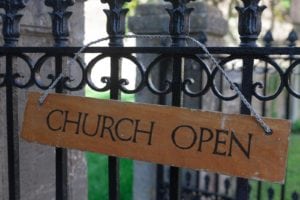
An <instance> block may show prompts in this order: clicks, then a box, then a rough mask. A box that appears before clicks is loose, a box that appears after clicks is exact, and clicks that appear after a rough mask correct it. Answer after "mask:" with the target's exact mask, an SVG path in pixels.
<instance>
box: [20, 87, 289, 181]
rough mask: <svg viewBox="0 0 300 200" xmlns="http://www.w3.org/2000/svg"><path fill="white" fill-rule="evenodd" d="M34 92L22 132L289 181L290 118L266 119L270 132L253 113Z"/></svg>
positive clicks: (35, 138)
mask: <svg viewBox="0 0 300 200" xmlns="http://www.w3.org/2000/svg"><path fill="white" fill-rule="evenodd" d="M40 96H41V94H39V93H31V94H30V95H29V98H28V102H27V107H26V111H25V116H24V122H23V129H22V137H23V138H24V139H26V140H28V141H30V142H38V143H41V144H47V145H52V146H56V147H64V148H74V149H80V150H83V151H93V152H99V153H102V154H108V155H111V156H117V157H125V158H130V159H135V160H143V161H149V162H155V163H160V164H166V165H171V166H177V167H185V168H191V169H204V170H207V171H211V172H218V173H223V174H227V175H233V176H239V177H245V178H251V179H259V180H268V181H272V182H280V183H283V182H284V179H285V170H286V162H287V150H288V136H289V133H290V127H291V124H290V122H289V121H286V120H279V119H266V118H265V122H266V123H267V124H268V125H269V126H270V127H271V128H272V130H273V135H271V136H266V135H265V134H264V132H263V130H262V128H261V127H260V126H259V125H258V124H257V122H256V121H255V119H254V118H253V117H251V116H243V115H232V114H230V115H229V114H223V113H216V112H204V111H199V110H191V109H186V108H176V107H169V106H159V105H147V104H138V103H124V102H119V101H112V100H98V99H91V98H84V97H75V96H65V95H59V94H50V95H49V96H48V97H47V99H46V101H45V103H44V104H43V105H41V106H40V105H39V104H38V98H39V97H40Z"/></svg>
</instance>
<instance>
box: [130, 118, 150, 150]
mask: <svg viewBox="0 0 300 200" xmlns="http://www.w3.org/2000/svg"><path fill="white" fill-rule="evenodd" d="M139 124H140V120H136V123H135V129H134V136H133V140H132V142H134V143H136V137H137V134H138V133H145V134H148V135H149V137H148V145H151V144H152V133H153V129H154V124H155V122H151V123H150V130H142V129H139Z"/></svg>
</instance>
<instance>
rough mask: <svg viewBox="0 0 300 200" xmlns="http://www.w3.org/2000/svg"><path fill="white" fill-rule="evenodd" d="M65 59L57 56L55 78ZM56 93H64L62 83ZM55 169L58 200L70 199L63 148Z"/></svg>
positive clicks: (59, 151)
mask: <svg viewBox="0 0 300 200" xmlns="http://www.w3.org/2000/svg"><path fill="white" fill-rule="evenodd" d="M62 65H63V59H62V57H61V56H55V77H58V76H59V75H60V74H61V73H62ZM55 92H56V93H63V87H62V82H60V83H59V84H58V85H57V87H56V88H55ZM55 152H56V153H55V169H56V173H55V176H56V179H55V181H56V200H67V199H68V152H67V150H66V149H63V148H56V149H55Z"/></svg>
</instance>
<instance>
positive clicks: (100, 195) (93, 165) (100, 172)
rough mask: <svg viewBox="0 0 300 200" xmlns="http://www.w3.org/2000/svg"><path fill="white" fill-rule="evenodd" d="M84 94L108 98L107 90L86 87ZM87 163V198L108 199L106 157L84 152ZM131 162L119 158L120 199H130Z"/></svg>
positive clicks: (124, 96)
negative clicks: (96, 90) (98, 90)
mask: <svg viewBox="0 0 300 200" xmlns="http://www.w3.org/2000/svg"><path fill="white" fill-rule="evenodd" d="M85 93H86V96H87V97H92V98H98V99H109V92H101V93H99V92H95V91H93V90H92V89H90V88H86V91H85ZM121 99H122V100H123V101H134V95H128V94H121ZM86 159H87V165H88V199H89V200H107V199H108V157H107V156H105V155H100V154H97V153H86ZM132 183H133V162H132V160H128V159H120V194H121V200H130V199H132Z"/></svg>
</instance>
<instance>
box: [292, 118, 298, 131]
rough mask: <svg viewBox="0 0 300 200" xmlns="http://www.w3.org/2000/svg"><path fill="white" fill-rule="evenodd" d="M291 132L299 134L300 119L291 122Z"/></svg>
mask: <svg viewBox="0 0 300 200" xmlns="http://www.w3.org/2000/svg"><path fill="white" fill-rule="evenodd" d="M292 132H293V133H297V134H300V119H298V120H296V121H294V122H293V125H292Z"/></svg>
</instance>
